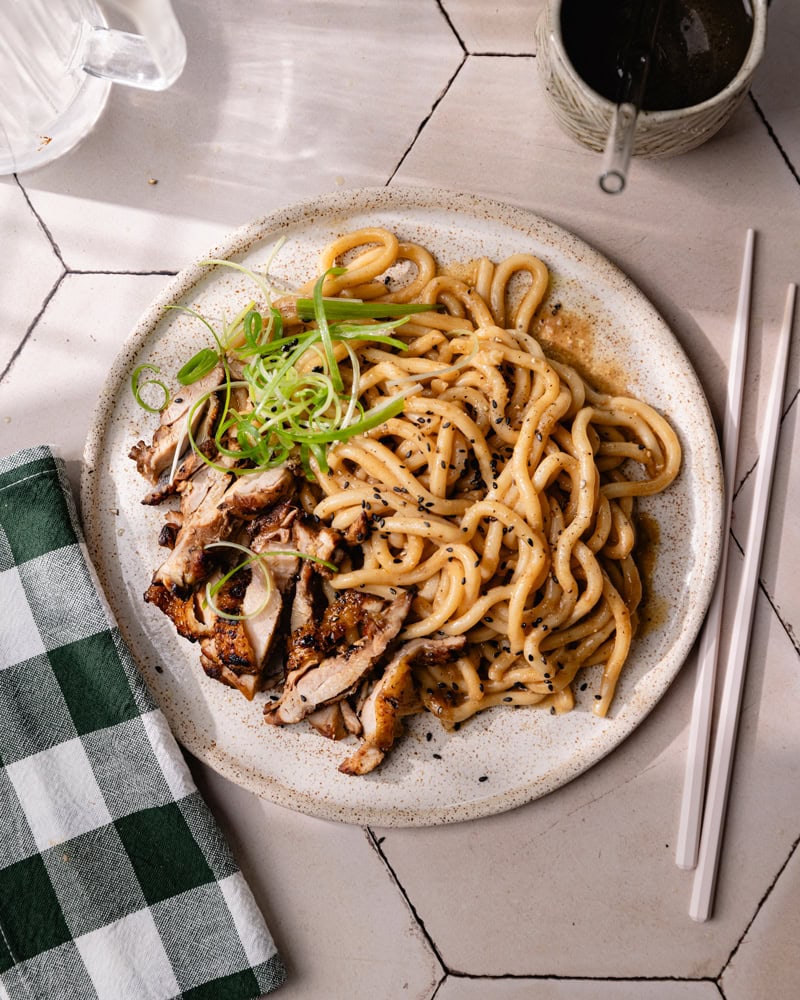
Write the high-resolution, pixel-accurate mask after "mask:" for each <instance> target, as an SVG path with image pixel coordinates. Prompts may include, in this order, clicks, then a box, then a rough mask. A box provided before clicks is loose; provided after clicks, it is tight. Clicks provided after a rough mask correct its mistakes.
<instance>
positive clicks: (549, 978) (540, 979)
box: [446, 971, 717, 986]
mask: <svg viewBox="0 0 800 1000" xmlns="http://www.w3.org/2000/svg"><path fill="white" fill-rule="evenodd" d="M446 978H448V979H464V980H486V981H487V982H491V983H494V982H502V981H504V980H507V981H510V982H531V983H713V984H714V985H715V986H716V985H717V981H716V979H714V977H713V976H577V975H572V976H571V975H563V976H562V975H554V974H553V973H544V972H543V973H540V974H538V975H537V974H535V973H534V974H526V973H521V972H498V973H496V974H493V973H480V972H454V971H450V972H448V973H447V976H446Z"/></svg>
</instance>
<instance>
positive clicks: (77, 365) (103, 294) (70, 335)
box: [0, 274, 165, 488]
mask: <svg viewBox="0 0 800 1000" xmlns="http://www.w3.org/2000/svg"><path fill="white" fill-rule="evenodd" d="M164 281H165V279H164V278H163V277H162V276H160V275H156V276H149V277H143V276H141V275H136V276H133V275H118V274H117V275H108V274H68V275H66V276H65V278H64V280H63V281H62V282H61V284H60V285H59V286H58V288H57V290H56V292H55V294H54V295H53V297H52V300H51V301H50V302H49V303H48V306H47V309H46V311H45V313H44V314H43V315H42V317H41V318H40V319H39V320H38V322H37V323H36V324H35V326H34V327H33V328H32V330H31V332H30V335H29V336H28V338H27V340H26V342H25V344H24V347H23V348H22V350H21V351H20V353H19V355H18V357H16V358H15V360H14V363H13V364H12V365H11V368H10V369H9V371H8V373H7V375H6V377H5V378H4V379H3V382H2V386H0V450H1V451H2V452H3V454H10V453H11V452H13V451H16V450H17V449H18V448H25V447H28V446H30V445H34V444H52V445H55V446H56V447H57V448H58V449H59V451H60V453H61V454H62V455H63V456H64V457H65V458H66V460H67V467H68V472H69V475H70V479H71V480H72V482H73V485H74V486H75V487H76V488H77V486H78V482H79V479H80V457H81V455H82V453H83V443H84V441H85V439H86V433H87V431H88V429H89V422H90V419H91V412H92V408H93V406H94V401H95V398H96V397H97V394H98V392H99V391H100V388H101V386H102V385H103V382H104V381H105V378H106V375H107V373H108V369H109V368H110V366H111V363H112V361H113V360H114V358H115V357H116V356H117V354H118V353H119V349H120V346H121V344H122V342H123V341H124V339H125V338H126V337H127V336H128V334H129V333H130V331H131V329H132V327H133V324H134V323H135V322H136V319H138V317H139V314H140V313H142V312H144V309H145V307H146V306H147V305H148V304H149V302H150V301H151V300H152V299H153V298H154V297H155V295H156V292H158V291H159V290H160V288H161V287H162V286H163V284H164ZM34 315H35V314H34ZM31 319H33V315H32V316H31Z"/></svg>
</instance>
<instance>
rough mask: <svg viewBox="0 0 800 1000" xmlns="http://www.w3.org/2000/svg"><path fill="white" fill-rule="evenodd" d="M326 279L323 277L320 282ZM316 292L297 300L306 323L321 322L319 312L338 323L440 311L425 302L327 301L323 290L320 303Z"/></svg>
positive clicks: (435, 306) (298, 308)
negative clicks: (338, 321) (347, 320)
mask: <svg viewBox="0 0 800 1000" xmlns="http://www.w3.org/2000/svg"><path fill="white" fill-rule="evenodd" d="M341 270H342V269H341V268H336V269H335V270H334V269H333V268H332V269H331V271H329V272H328V273H329V274H330V273H337V272H340V271H341ZM324 277H325V276H324V275H323V276H322V278H321V279H320V281H322V280H323V279H324ZM318 284H319V282H318ZM314 292H315V295H314V298H313V299H298V300H297V316H298V318H299V319H301V320H303V322H304V323H308V322H310V321H311V320H314V319H316V320H317V322H319V317H318V310H321V311H322V312H323V313H324V315H325V318H326V319H328V320H332V321H336V320H341V319H393V318H395V317H398V316H412V315H413V314H414V313H421V312H438V311H439V309H440V307H439V306H438V305H427V304H426V303H424V302H409V303H403V302H359V301H356V300H353V299H326V298H322V294H321V289H320V297H319V302H318V301H317V296H316V288H315V289H314ZM320 303H321V304H320Z"/></svg>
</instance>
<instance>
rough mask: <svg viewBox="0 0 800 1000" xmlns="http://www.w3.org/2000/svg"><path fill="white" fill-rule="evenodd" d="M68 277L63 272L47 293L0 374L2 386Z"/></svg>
mask: <svg viewBox="0 0 800 1000" xmlns="http://www.w3.org/2000/svg"><path fill="white" fill-rule="evenodd" d="M66 276H67V272H66V271H62V272H61V274H60V275H59V276H58V277H57V278H56V280H55V282H54V284H53V287H52V288H51V289H50V291H49V292H48V293H47V295H45V297H44V300H43V301H42V304H41V306H40V307H39V311H38V312H37V313H36V315H35V316H34V317H33V319H32V320H31V322H30V325H29V326H28V329H27V330H26V331H25V333H24V334H23V335H22V339H21V340H20V342H19V343H18V344H17V346H16V347H15V348H14V350H13V352H12V354H11V357H10V358H9V359H8V363H7V364H6V366H5V368H4V369H3V370H2V372H0V384H2V382H3V380H4V379H5V377H6V375H8V373H9V372H10V371H11V369H12V368H13V366H14V362H15V361H16V360H17V358H18V357H19V356H20V354H21V353H22V349H23V348H24V347H25V345H26V344H27V342H28V340H29V339H30V336H31V334H32V333H33V331H34V330H35V329H36V327H37V325H38V323H39V320H40V319H41V318H42V316H43V315H44V311H45V309H47V307H48V305H49V304H50V301H51V299H52V298H53V296H54V295H55V294H56V292H57V291H58V289H59V287H60V286H61V282H62V281H63V280H64V278H66Z"/></svg>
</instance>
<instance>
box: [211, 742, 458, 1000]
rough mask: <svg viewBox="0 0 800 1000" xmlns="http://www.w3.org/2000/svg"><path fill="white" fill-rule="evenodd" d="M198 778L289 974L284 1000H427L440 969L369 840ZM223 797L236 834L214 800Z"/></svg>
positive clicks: (342, 826)
mask: <svg viewBox="0 0 800 1000" xmlns="http://www.w3.org/2000/svg"><path fill="white" fill-rule="evenodd" d="M192 768H193V771H194V773H195V776H196V779H197V782H198V786H199V788H200V790H201V792H202V793H203V795H204V797H205V798H206V801H208V803H209V805H210V806H211V808H212V811H213V810H214V809H215V808H216V810H217V812H216V814H217V819H218V821H219V822H220V824H221V826H222V829H223V831H224V832H225V833H226V834H227V835H228V837H229V839H230V843H231V848H232V850H233V852H234V855H235V856H236V859H237V861H238V862H239V864H240V866H241V868H242V871H243V872H244V875H245V877H246V878H247V880H248V883H249V884H250V887H251V888H252V890H253V894H254V895H255V897H256V901H257V902H258V903H259V905H260V907H261V910H262V912H263V913H264V917H265V919H266V921H267V925H268V926H269V928H270V931H271V932H272V935H273V937H274V939H275V942H276V944H277V946H278V950H279V951H280V953H281V956H282V958H283V960H284V962H285V964H286V966H287V968H288V970H289V979H288V981H287V983H286V984H285V985H284V986H282V987H281V994H282V996H283V997H284V998H285V1000H308V998H310V997H376V998H377V997H381V998H382V997H387V998H388V997H403V998H408V1000H429V998H430V997H431V996H432V995H433V992H434V990H435V988H436V984H437V983H438V982H439V980H440V979H441V977H442V975H443V973H442V969H441V966H440V965H439V963H438V961H437V959H436V957H435V956H434V954H433V952H432V950H431V948H430V946H429V944H428V942H427V941H426V939H425V936H424V935H423V933H422V931H421V929H420V927H419V925H418V924H417V923H416V921H415V920H414V916H413V914H412V912H411V911H410V909H409V907H408V905H407V903H406V901H405V899H404V898H403V895H402V893H401V892H400V891H399V889H398V888H397V886H396V884H395V883H394V881H393V879H392V878H391V876H390V874H389V872H388V871H387V869H386V866H385V865H384V863H383V861H382V860H381V857H380V855H379V854H378V852H377V851H376V850H375V849H374V847H373V845H372V841H371V840H370V838H369V836H368V834H367V833H366V831H364V830H363V829H361V828H360V827H356V826H348V825H346V824H341V823H328V822H325V821H323V820H318V819H313V818H311V817H308V816H303V815H301V814H299V813H294V812H291V811H290V810H288V809H282V808H281V807H279V806H274V805H271V804H270V803H267V802H262V801H261V800H259V799H257V798H256V797H255V796H253V795H251V794H250V793H248V792H245V791H242V790H241V789H239V788H236V787H235V786H233V785H230V784H229V783H228V782H226V781H225V779H224V778H220V777H219V776H218V775H216V774H214V772H212V771H211V770H209V769H208V768H206V767H204V766H203V765H200V764H199V763H197V762H192ZM223 789H224V792H225V801H226V803H227V806H226V808H227V811H228V812H230V810H232V809H235V826H231V825H230V824H229V822H228V816H227V815H226V814H224V813H222V812H221V810H220V807H219V805H218V803H217V800H216V797H217V795H218V794H219V793H220V791H222V790H223ZM377 913H379V914H380V922H379V923H376V922H375V919H374V917H375V914H377Z"/></svg>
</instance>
